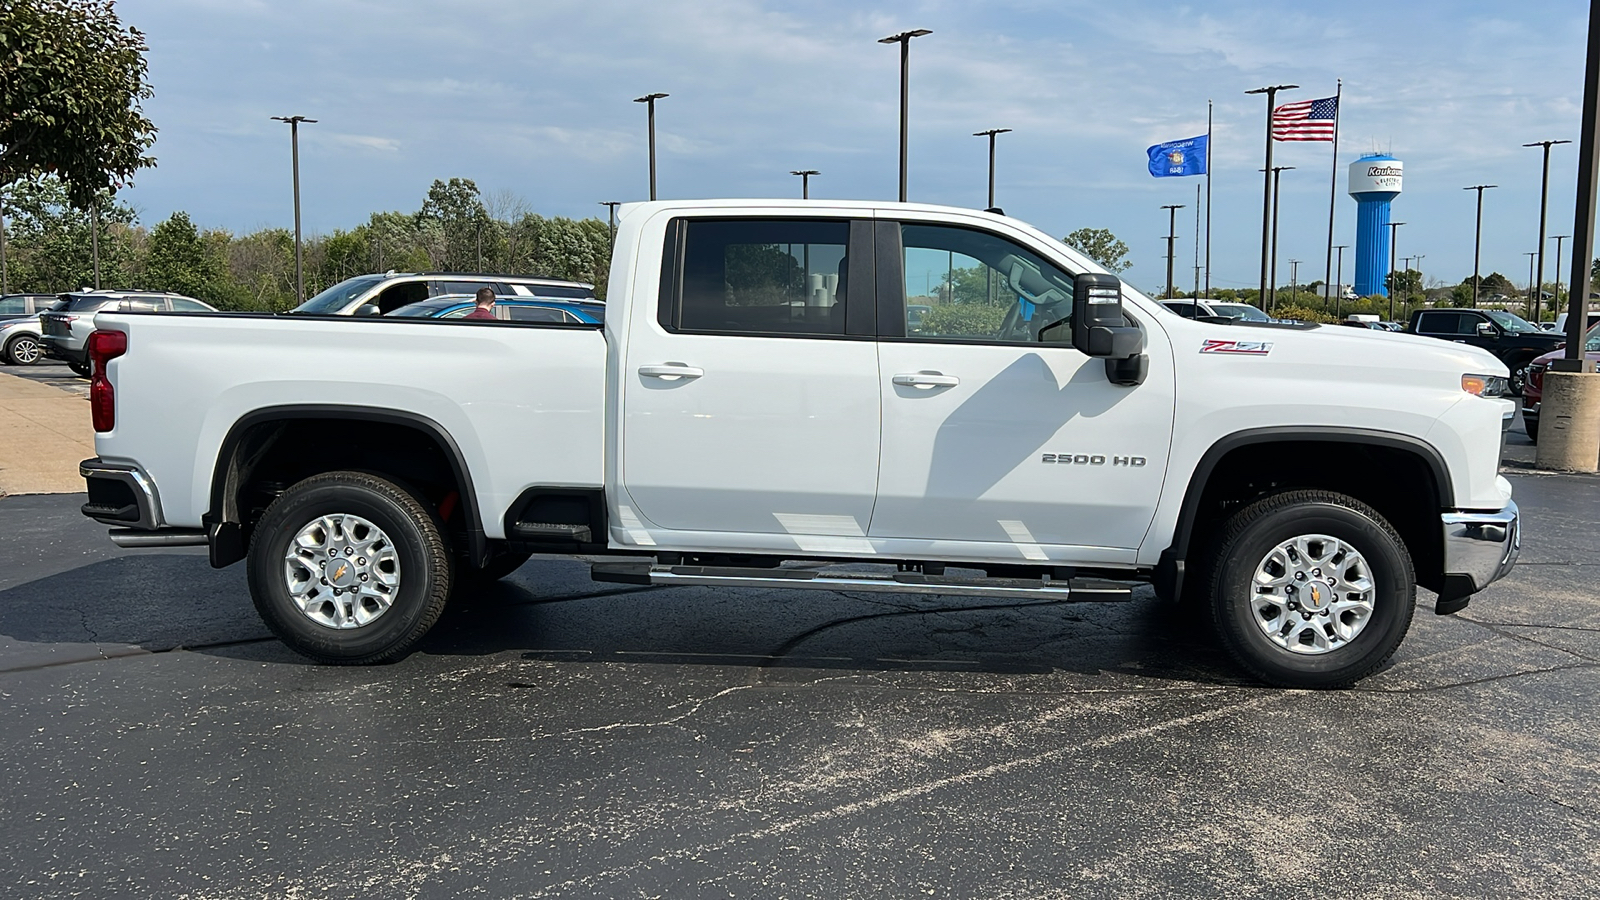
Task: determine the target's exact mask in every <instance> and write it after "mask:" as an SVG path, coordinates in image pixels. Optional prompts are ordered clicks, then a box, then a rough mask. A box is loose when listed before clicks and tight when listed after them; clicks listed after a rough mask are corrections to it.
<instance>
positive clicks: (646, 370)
mask: <svg viewBox="0 0 1600 900" xmlns="http://www.w3.org/2000/svg"><path fill="white" fill-rule="evenodd" d="M705 373H706V370H705V369H701V368H698V367H696V366H687V365H684V364H683V363H680V362H669V363H663V364H662V365H659V366H640V367H639V374H640V375H643V376H645V377H647V378H664V379H666V380H668V381H676V380H677V379H679V378H699V377H700V376H701V375H704V374H705Z"/></svg>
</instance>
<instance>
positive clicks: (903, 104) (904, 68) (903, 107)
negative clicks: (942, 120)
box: [878, 28, 933, 203]
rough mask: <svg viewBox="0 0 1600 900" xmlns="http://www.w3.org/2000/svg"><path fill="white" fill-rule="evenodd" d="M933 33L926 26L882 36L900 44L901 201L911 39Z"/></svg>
mask: <svg viewBox="0 0 1600 900" xmlns="http://www.w3.org/2000/svg"><path fill="white" fill-rule="evenodd" d="M925 34H933V32H932V31H929V30H928V29H926V28H915V29H912V30H911V31H902V32H900V33H899V34H891V35H889V36H888V37H886V38H880V39H879V40H878V43H880V44H899V45H900V202H901V203H904V202H906V143H907V141H908V140H909V138H910V116H911V82H910V78H911V39H912V38H919V37H922V36H923V35H925Z"/></svg>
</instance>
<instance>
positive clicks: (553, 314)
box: [501, 305, 578, 322]
mask: <svg viewBox="0 0 1600 900" xmlns="http://www.w3.org/2000/svg"><path fill="white" fill-rule="evenodd" d="M501 308H502V309H504V310H505V311H506V318H508V319H510V320H511V321H513V322H576V321H578V319H577V317H576V316H570V315H568V314H567V313H566V312H565V311H564V310H559V309H555V308H553V307H549V306H512V305H506V306H503V307H501Z"/></svg>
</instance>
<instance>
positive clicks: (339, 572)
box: [333, 563, 349, 581]
mask: <svg viewBox="0 0 1600 900" xmlns="http://www.w3.org/2000/svg"><path fill="white" fill-rule="evenodd" d="M347 568H349V567H348V566H346V565H345V564H344V563H340V564H339V568H337V569H335V570H334V571H333V580H334V581H338V580H339V579H341V578H343V577H344V572H345V569H347Z"/></svg>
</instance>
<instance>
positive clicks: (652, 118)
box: [633, 93, 672, 200]
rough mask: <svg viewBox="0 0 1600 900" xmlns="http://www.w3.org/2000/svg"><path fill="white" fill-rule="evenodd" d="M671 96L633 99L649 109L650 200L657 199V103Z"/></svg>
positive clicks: (651, 95)
mask: <svg viewBox="0 0 1600 900" xmlns="http://www.w3.org/2000/svg"><path fill="white" fill-rule="evenodd" d="M670 96H672V95H671V94H659V93H658V94H645V95H644V96H643V97H635V98H633V102H635V103H643V104H645V105H646V106H647V107H649V110H650V111H649V122H650V199H651V200H654V199H655V198H656V101H657V100H660V99H661V98H663V97H670Z"/></svg>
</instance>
